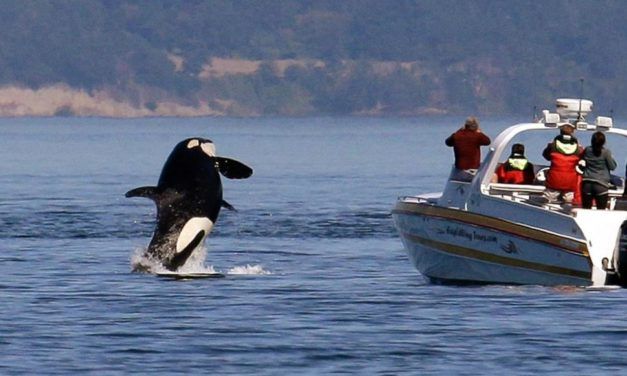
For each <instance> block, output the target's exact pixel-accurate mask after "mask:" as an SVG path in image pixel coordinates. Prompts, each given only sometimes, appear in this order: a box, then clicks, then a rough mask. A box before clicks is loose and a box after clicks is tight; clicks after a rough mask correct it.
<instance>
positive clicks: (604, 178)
mask: <svg viewBox="0 0 627 376" xmlns="http://www.w3.org/2000/svg"><path fill="white" fill-rule="evenodd" d="M604 145H605V134H603V132H594V133H593V134H592V138H591V139H590V146H588V147H586V148H585V149H584V151H583V158H582V159H581V161H580V162H579V166H580V170H583V171H582V172H583V178H582V182H581V193H582V196H581V202H582V206H583V208H584V209H590V208H592V201H593V200H594V202H595V203H596V207H597V209H606V208H607V199H608V191H609V187H610V177H611V176H610V171H612V170H614V169H615V168H616V161H615V160H614V158H612V152H611V151H610V149H607V148H605V147H604Z"/></svg>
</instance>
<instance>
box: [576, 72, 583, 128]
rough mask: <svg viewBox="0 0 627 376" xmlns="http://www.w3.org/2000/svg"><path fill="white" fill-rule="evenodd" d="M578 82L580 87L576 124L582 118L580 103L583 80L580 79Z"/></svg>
mask: <svg viewBox="0 0 627 376" xmlns="http://www.w3.org/2000/svg"><path fill="white" fill-rule="evenodd" d="M579 82H580V83H581V85H580V86H579V111H578V113H577V122H579V121H580V120H582V119H583V116H581V101H582V100H583V78H580V79H579Z"/></svg>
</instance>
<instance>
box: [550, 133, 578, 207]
mask: <svg viewBox="0 0 627 376" xmlns="http://www.w3.org/2000/svg"><path fill="white" fill-rule="evenodd" d="M574 133H575V126H574V125H573V124H570V123H564V124H562V126H561V127H560V134H559V136H556V137H555V138H554V139H553V141H552V142H551V143H549V144H548V145H547V146H546V148H545V149H544V151H543V152H542V156H543V157H544V159H546V160H547V161H550V162H551V166H550V167H549V171H548V174H547V177H546V184H545V186H546V189H545V191H544V195H545V197H546V198H547V200H548V201H549V202H555V201H558V199H560V198H562V199H563V200H564V202H565V203H572V202H573V199H574V197H575V191H577V190H578V189H579V176H578V174H577V170H575V167H576V166H577V163H579V159H581V154H582V152H583V148H582V147H581V146H580V145H579V142H578V141H577V138H576V137H575V136H574V135H573V134H574Z"/></svg>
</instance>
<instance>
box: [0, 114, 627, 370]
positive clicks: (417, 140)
mask: <svg viewBox="0 0 627 376" xmlns="http://www.w3.org/2000/svg"><path fill="white" fill-rule="evenodd" d="M514 120H517V119H484V121H483V128H484V130H485V131H486V132H487V133H488V134H490V135H491V136H494V135H496V132H497V131H498V130H500V129H503V128H504V127H505V126H507V125H509V124H510V123H511V122H512V121H514ZM520 120H524V119H520ZM462 121H463V119H462V118H455V117H451V118H401V119H389V118H386V119H376V118H374V119H373V118H368V119H363V118H315V119H245V118H242V119H214V118H199V119H137V120H115V119H98V118H87V119H65V118H50V119H2V120H0V135H1V136H0V374H2V375H33V374H47V375H66V374H97V375H122V374H151V375H171V374H226V375H242V374H255V375H290V374H303V375H327V374H368V375H426V374H457V375H476V374H532V373H533V374H536V373H541V374H548V373H550V374H564V375H572V374H586V375H594V374H599V375H600V374H603V375H618V374H625V372H627V356H625V348H627V315H626V311H627V292H626V291H625V290H615V291H605V292H592V291H586V290H583V289H578V288H548V287H540V286H475V287H457V286H439V285H431V284H428V283H426V282H425V281H424V279H423V278H422V277H421V276H420V274H419V273H418V272H417V271H416V270H414V269H413V267H412V266H411V264H410V262H409V260H408V258H407V255H406V254H405V252H404V251H403V248H402V244H401V242H400V240H399V238H398V236H397V234H396V232H395V229H394V227H393V224H392V219H391V216H390V210H391V209H392V207H393V205H394V202H395V200H396V197H397V196H401V195H410V194H416V193H424V192H433V191H438V190H440V189H441V186H442V184H443V182H444V179H445V178H446V176H447V174H448V171H449V168H450V164H451V163H452V160H453V157H452V152H451V150H450V149H448V148H446V147H445V146H444V143H443V139H444V138H445V137H446V136H448V135H449V134H450V133H451V132H452V131H453V130H454V129H455V128H457V127H458V125H459V124H461V122H462ZM192 136H200V137H206V138H210V139H212V140H213V141H214V142H215V143H216V146H217V151H218V154H220V155H223V156H228V157H232V158H235V159H238V160H241V161H243V162H245V163H247V164H249V165H250V166H252V167H253V169H254V175H253V176H252V177H251V178H250V179H247V180H241V181H230V180H228V179H223V183H224V195H225V199H226V200H227V201H229V202H230V203H231V204H233V205H234V206H235V207H236V208H237V209H238V211H237V212H229V211H223V212H222V213H221V216H220V218H219V220H218V223H217V225H216V227H215V229H214V232H213V233H212V234H211V236H210V237H209V238H208V240H207V242H206V244H205V248H204V249H203V250H202V251H204V257H205V259H204V263H203V264H202V265H203V266H204V267H206V268H213V270H216V271H220V272H222V273H224V274H226V277H225V278H221V279H201V280H183V281H175V280H170V279H163V278H159V277H156V276H154V275H148V274H138V273H132V272H131V259H132V258H133V257H134V256H136V255H137V254H138V252H141V250H142V249H143V247H146V245H147V244H148V242H149V240H150V237H151V235H152V231H153V227H154V220H155V208H154V205H153V204H152V202H150V201H149V200H145V199H139V198H136V199H127V198H124V193H125V192H126V191H127V190H129V189H131V188H134V187H137V186H142V185H152V184H155V183H156V181H157V179H158V176H159V173H160V171H161V167H162V165H163V163H164V162H165V159H166V158H167V156H168V154H169V153H170V151H171V149H172V148H173V146H174V145H175V144H176V143H177V142H178V141H180V140H182V139H184V138H187V137H192ZM201 261H202V260H201Z"/></svg>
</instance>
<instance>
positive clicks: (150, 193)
mask: <svg viewBox="0 0 627 376" xmlns="http://www.w3.org/2000/svg"><path fill="white" fill-rule="evenodd" d="M124 196H125V197H145V198H149V199H151V200H153V201H155V202H156V201H157V198H158V196H159V194H158V193H157V187H138V188H135V189H131V190H130V191H128V192H126V194H125V195H124Z"/></svg>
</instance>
